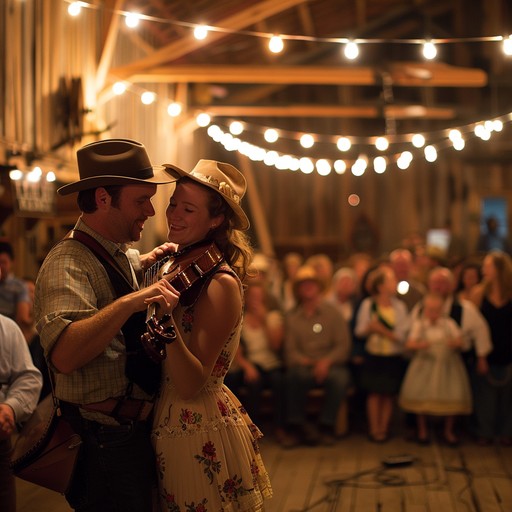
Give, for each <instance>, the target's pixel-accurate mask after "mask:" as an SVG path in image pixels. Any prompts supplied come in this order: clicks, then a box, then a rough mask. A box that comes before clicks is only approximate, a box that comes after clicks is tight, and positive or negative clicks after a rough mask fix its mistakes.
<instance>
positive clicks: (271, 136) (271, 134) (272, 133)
mask: <svg viewBox="0 0 512 512" xmlns="http://www.w3.org/2000/svg"><path fill="white" fill-rule="evenodd" d="M264 137H265V140H266V141H267V142H269V143H270V144H272V143H274V142H276V140H277V139H278V138H279V134H278V133H277V130H274V128H268V129H267V130H265V134H264Z"/></svg>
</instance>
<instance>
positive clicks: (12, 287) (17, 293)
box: [0, 241, 33, 332]
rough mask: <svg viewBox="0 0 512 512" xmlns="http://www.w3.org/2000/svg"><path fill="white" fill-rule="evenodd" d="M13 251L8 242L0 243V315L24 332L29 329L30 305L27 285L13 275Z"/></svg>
mask: <svg viewBox="0 0 512 512" xmlns="http://www.w3.org/2000/svg"><path fill="white" fill-rule="evenodd" d="M13 264H14V250H13V248H12V245H11V244H10V243H9V242H5V241H3V242H0V271H1V276H0V314H2V315H5V316H7V317H9V318H11V319H12V320H14V321H15V322H16V323H17V324H18V325H19V326H20V328H21V330H22V331H23V332H24V331H25V330H26V329H30V327H31V326H32V324H33V321H32V315H31V310H32V304H31V301H30V296H29V291H28V288H27V285H26V284H25V282H24V281H23V279H20V278H19V277H16V276H15V275H14V273H13V270H12V269H13Z"/></svg>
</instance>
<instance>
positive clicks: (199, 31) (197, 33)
mask: <svg viewBox="0 0 512 512" xmlns="http://www.w3.org/2000/svg"><path fill="white" fill-rule="evenodd" d="M207 36H208V27H207V26H205V25H197V26H196V27H195V28H194V37H195V38H196V39H197V40H198V41H202V40H203V39H206V37H207Z"/></svg>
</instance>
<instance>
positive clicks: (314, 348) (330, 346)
mask: <svg viewBox="0 0 512 512" xmlns="http://www.w3.org/2000/svg"><path fill="white" fill-rule="evenodd" d="M294 290H295V294H296V297H297V303H298V305H297V307H296V309H294V310H293V311H291V312H289V313H287V314H286V323H285V343H284V353H285V360H286V368H287V370H286V402H287V407H288V417H287V419H288V425H289V426H290V428H291V432H292V434H293V435H294V441H295V443H294V444H298V443H305V444H317V443H318V442H319V441H321V442H322V443H323V444H332V443H334V442H335V426H336V419H337V415H338V409H339V406H340V404H341V401H342V400H343V399H344V398H345V395H346V393H347V388H348V385H349V380H350V378H349V375H350V374H349V371H348V368H347V366H346V363H347V361H348V358H349V356H350V352H351V339H350V333H349V329H348V325H347V322H346V321H345V319H344V318H343V315H341V314H340V313H339V312H338V311H337V309H336V308H335V307H334V306H332V305H331V304H328V303H327V302H326V301H325V299H324V296H323V293H324V289H323V281H322V280H320V279H319V277H318V275H317V274H316V272H315V270H314V269H313V268H312V267H309V266H306V265H305V266H303V267H301V268H300V269H299V271H298V272H297V275H296V278H295V283H294ZM316 387H320V388H322V389H324V390H325V396H324V399H323V403H322V405H321V411H320V415H319V417H318V418H317V421H316V422H315V424H311V423H309V422H308V421H307V415H306V403H307V399H308V393H309V391H310V390H311V389H313V388H316Z"/></svg>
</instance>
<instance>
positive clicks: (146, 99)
mask: <svg viewBox="0 0 512 512" xmlns="http://www.w3.org/2000/svg"><path fill="white" fill-rule="evenodd" d="M155 100H156V94H155V93H154V92H151V91H146V92H143V93H142V94H141V96H140V101H142V103H144V105H151V103H154V101H155Z"/></svg>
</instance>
